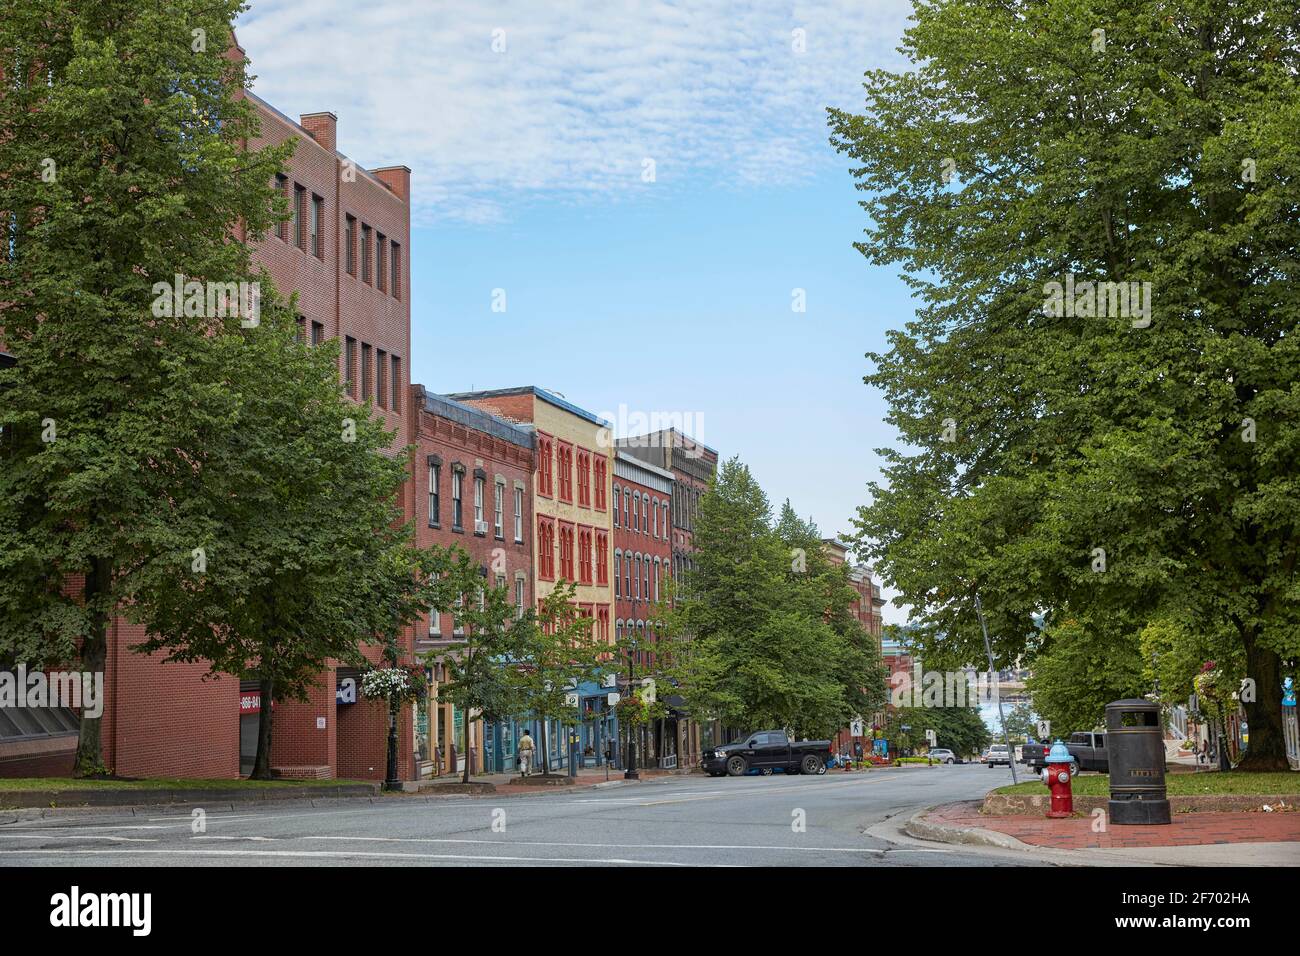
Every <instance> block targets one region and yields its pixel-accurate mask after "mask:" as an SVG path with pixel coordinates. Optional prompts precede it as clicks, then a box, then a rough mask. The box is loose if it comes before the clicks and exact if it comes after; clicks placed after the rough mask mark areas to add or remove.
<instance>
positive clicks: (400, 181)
mask: <svg viewBox="0 0 1300 956" xmlns="http://www.w3.org/2000/svg"><path fill="white" fill-rule="evenodd" d="M370 175H372V176H374V177H375V178H376V179H378V180H379V181H380V182H381V183H383V184H384V185H385V186H387V187H388V188H389V189H391V190H392V191H393V193H394V194H395V195H396V196H398V198H400V199H402V200H404V201H405V202H408V203H409V202H410V201H411V167H410V166H385V167H384V168H383V169H372V170H370Z"/></svg>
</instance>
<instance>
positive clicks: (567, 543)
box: [560, 525, 578, 581]
mask: <svg viewBox="0 0 1300 956" xmlns="http://www.w3.org/2000/svg"><path fill="white" fill-rule="evenodd" d="M573 559H574V542H573V525H561V526H560V577H562V578H563V579H564V580H566V581H576V580H577V579H578V578H577V575H576V574H575V573H574V569H573Z"/></svg>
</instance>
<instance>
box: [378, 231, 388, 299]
mask: <svg viewBox="0 0 1300 956" xmlns="http://www.w3.org/2000/svg"><path fill="white" fill-rule="evenodd" d="M375 238H376V239H377V240H378V242H377V243H376V244H375V245H376V249H377V256H378V260H377V261H376V263H375V278H376V279H377V280H378V281H377V282H376V283H375V284H376V285H377V286H378V288H379V291H380V292H387V291H388V237H387V236H385V235H384V234H383V233H382V232H381V233H377V234H376V236H375Z"/></svg>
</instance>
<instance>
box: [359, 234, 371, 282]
mask: <svg viewBox="0 0 1300 956" xmlns="http://www.w3.org/2000/svg"><path fill="white" fill-rule="evenodd" d="M370 239H371V229H370V227H369V226H367V225H366V224H365V223H364V222H363V223H362V224H361V281H362V282H364V283H366V284H367V285H369V284H370V283H372V282H373V281H374V279H373V277H372V275H371V272H372V270H373V268H374V249H373V248H372V245H371V241H370Z"/></svg>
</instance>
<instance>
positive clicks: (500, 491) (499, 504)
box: [492, 481, 506, 541]
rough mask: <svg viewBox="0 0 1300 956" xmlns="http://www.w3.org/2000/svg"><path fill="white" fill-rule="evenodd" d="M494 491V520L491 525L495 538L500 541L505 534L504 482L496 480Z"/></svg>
mask: <svg viewBox="0 0 1300 956" xmlns="http://www.w3.org/2000/svg"><path fill="white" fill-rule="evenodd" d="M496 491H497V498H496V509H495V510H494V512H493V514H494V515H495V518H496V520H495V521H493V523H492V527H493V529H494V531H495V532H496V537H497V540H498V541H500V540H501V539H503V538H505V536H506V514H505V512H506V483H505V482H504V481H498V482H497V483H496Z"/></svg>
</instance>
